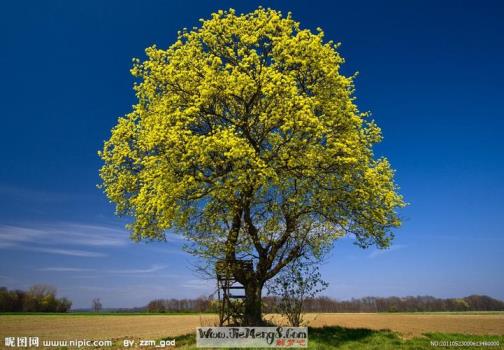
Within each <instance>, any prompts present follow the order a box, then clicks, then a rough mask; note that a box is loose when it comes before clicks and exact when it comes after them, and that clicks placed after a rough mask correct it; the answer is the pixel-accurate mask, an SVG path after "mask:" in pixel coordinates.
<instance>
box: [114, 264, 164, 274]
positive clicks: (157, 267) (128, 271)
mask: <svg viewBox="0 0 504 350" xmlns="http://www.w3.org/2000/svg"><path fill="white" fill-rule="evenodd" d="M165 268H166V266H164V265H152V266H151V267H149V268H145V269H119V270H106V272H108V273H117V274H122V273H124V274H140V273H152V272H157V271H161V270H164V269H165Z"/></svg>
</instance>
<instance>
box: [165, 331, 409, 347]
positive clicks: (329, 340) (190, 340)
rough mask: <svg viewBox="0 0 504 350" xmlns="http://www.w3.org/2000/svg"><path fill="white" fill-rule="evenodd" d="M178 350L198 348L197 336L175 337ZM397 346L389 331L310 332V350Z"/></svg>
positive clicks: (397, 341)
mask: <svg viewBox="0 0 504 350" xmlns="http://www.w3.org/2000/svg"><path fill="white" fill-rule="evenodd" d="M175 341H176V344H177V345H176V346H177V348H180V347H182V348H186V349H187V348H189V349H193V348H195V347H196V336H195V334H186V335H183V336H178V337H175ZM383 343H386V344H391V343H392V344H395V345H399V343H400V339H399V338H398V337H397V335H396V334H395V333H393V332H391V331H388V330H379V331H376V330H371V329H367V328H344V327H338V326H325V327H321V328H312V327H310V328H309V330H308V344H309V346H308V347H309V348H310V349H337V348H340V347H345V345H347V346H348V345H352V344H368V345H371V344H373V345H378V344H383Z"/></svg>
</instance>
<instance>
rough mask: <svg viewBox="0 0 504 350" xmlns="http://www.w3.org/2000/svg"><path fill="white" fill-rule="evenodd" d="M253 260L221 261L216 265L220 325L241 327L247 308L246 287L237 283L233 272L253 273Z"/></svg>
mask: <svg viewBox="0 0 504 350" xmlns="http://www.w3.org/2000/svg"><path fill="white" fill-rule="evenodd" d="M253 269H254V265H253V263H252V260H227V259H226V260H219V261H217V263H216V264H215V272H216V274H217V295H218V298H219V324H220V326H224V325H228V326H230V325H240V324H242V322H243V316H244V308H245V298H246V296H245V287H244V286H243V285H242V284H241V283H240V282H238V281H237V279H236V277H235V274H234V272H233V271H241V272H244V273H249V272H252V271H253Z"/></svg>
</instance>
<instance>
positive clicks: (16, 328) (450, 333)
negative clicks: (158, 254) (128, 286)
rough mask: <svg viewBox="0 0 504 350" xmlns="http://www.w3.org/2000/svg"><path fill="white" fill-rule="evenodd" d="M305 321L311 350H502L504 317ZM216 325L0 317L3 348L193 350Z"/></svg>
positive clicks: (211, 319)
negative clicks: (198, 330)
mask: <svg viewBox="0 0 504 350" xmlns="http://www.w3.org/2000/svg"><path fill="white" fill-rule="evenodd" d="M273 318H274V319H276V321H278V318H275V317H273ZM306 320H307V321H308V322H309V326H310V327H311V328H310V331H309V344H310V346H309V347H310V349H396V348H400V349H427V348H429V349H433V348H434V347H433V345H431V341H434V342H435V341H459V342H460V341H475V342H476V341H499V342H500V347H490V348H492V349H496V348H503V349H504V313H419V314H403V313H397V314H392V313H391V314H383V313H381V314H366V313H362V314H355V313H352V314H308V315H307V316H306ZM215 322H216V316H214V315H209V314H202V315H196V314H193V315H187V314H180V315H174V314H172V315H162V314H159V315H143V314H140V315H121V314H119V315H114V314H107V315H93V314H91V315H84V314H78V315H72V314H66V315H61V314H59V315H56V314H54V315H0V344H1V346H2V347H3V340H4V338H5V337H17V336H38V337H40V338H41V339H52V340H54V339H57V340H59V339H107V340H112V341H114V343H115V344H117V347H121V346H119V344H121V343H122V340H123V339H126V338H127V339H134V340H137V343H138V340H140V339H156V340H159V339H171V338H173V337H177V338H176V340H177V348H187V349H190V348H191V349H192V348H194V347H195V344H194V329H195V327H198V326H211V325H214V324H215ZM438 344H439V343H438ZM458 345H460V344H458ZM456 348H457V349H461V348H465V347H460V346H457V347H456ZM468 348H470V347H468ZM472 348H475V347H472ZM108 349H110V348H108ZM144 349H147V347H144Z"/></svg>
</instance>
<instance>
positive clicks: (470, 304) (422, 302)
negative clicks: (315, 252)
mask: <svg viewBox="0 0 504 350" xmlns="http://www.w3.org/2000/svg"><path fill="white" fill-rule="evenodd" d="M279 302H280V298H279V297H275V296H267V297H264V298H263V308H264V312H266V313H271V312H273V310H276V309H277V306H278V303H279ZM146 308H147V311H148V312H215V311H216V310H217V301H216V300H215V299H213V298H211V297H210V298H206V297H199V298H197V299H157V300H153V301H151V302H150V303H149V304H148V305H147V307H146ZM438 311H504V302H503V301H501V300H497V299H494V298H491V297H489V296H486V295H471V296H468V297H465V298H449V299H441V298H435V297H431V296H408V297H387V298H379V297H365V298H359V299H351V300H336V299H332V298H329V297H324V296H322V297H315V298H307V299H306V300H305V301H304V303H303V312H438Z"/></svg>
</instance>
